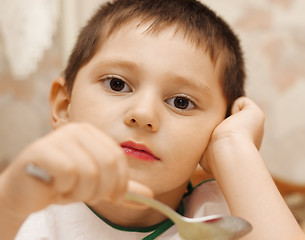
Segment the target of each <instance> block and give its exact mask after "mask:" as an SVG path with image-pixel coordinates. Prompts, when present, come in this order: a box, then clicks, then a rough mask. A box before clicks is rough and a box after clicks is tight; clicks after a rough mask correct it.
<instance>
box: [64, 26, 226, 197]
mask: <svg viewBox="0 0 305 240" xmlns="http://www.w3.org/2000/svg"><path fill="white" fill-rule="evenodd" d="M145 30H146V28H145V27H144V26H142V27H138V28H136V27H134V25H131V24H130V25H128V26H125V27H123V28H122V29H120V30H119V31H118V32H116V33H114V34H113V35H111V36H110V37H109V38H108V39H107V40H106V41H105V42H104V43H103V44H102V46H101V47H100V49H99V50H98V51H97V53H96V54H95V55H94V57H93V58H92V59H91V60H90V61H89V63H88V64H86V65H85V66H83V67H82V68H81V69H80V70H79V72H78V74H77V77H76V79H75V84H74V87H73V91H72V96H71V102H70V106H69V108H68V116H69V121H85V122H90V123H92V124H93V125H95V126H96V127H98V128H99V129H101V130H102V131H103V132H105V133H106V134H109V135H110V136H112V137H113V139H114V140H115V141H116V142H117V143H118V144H119V145H121V146H122V147H123V149H124V150H125V151H126V152H127V155H128V159H129V167H130V177H131V178H132V179H134V180H137V181H139V182H141V183H144V184H146V185H147V186H149V187H151V188H152V189H153V191H154V192H155V194H161V193H165V192H169V191H171V190H174V189H176V188H179V187H180V186H182V185H185V183H186V182H187V181H188V179H189V178H190V176H191V175H192V173H193V171H194V169H195V168H196V166H197V164H198V162H199V161H200V159H201V157H202V155H203V153H204V151H205V148H206V146H207V144H208V142H209V138H210V135H211V133H212V131H213V129H214V128H215V127H216V126H217V125H218V124H219V123H220V122H221V121H222V120H223V118H224V116H225V113H226V107H227V106H226V101H225V98H224V97H223V94H222V90H221V86H220V83H219V80H218V78H219V66H218V65H216V66H214V65H213V64H212V62H211V61H210V58H209V56H208V54H207V53H204V51H202V49H198V48H195V47H194V46H192V45H191V44H190V43H189V42H188V41H187V40H185V39H184V38H183V37H182V36H181V35H180V34H176V35H175V36H174V30H173V29H171V28H169V29H166V30H165V31H162V32H161V33H159V34H158V35H157V36H156V35H153V34H148V33H143V32H144V31H145ZM144 146H145V147H144ZM141 150H145V151H146V152H145V151H144V152H143V151H141ZM148 150H149V151H150V154H149V153H147V152H148Z"/></svg>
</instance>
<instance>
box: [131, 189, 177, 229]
mask: <svg viewBox="0 0 305 240" xmlns="http://www.w3.org/2000/svg"><path fill="white" fill-rule="evenodd" d="M125 199H127V200H131V201H135V202H137V203H142V204H145V205H147V206H150V207H152V208H154V209H156V210H158V211H160V212H161V213H163V214H164V215H165V216H167V217H168V218H170V219H171V220H172V221H173V222H174V223H176V224H179V223H180V222H181V220H180V217H181V216H180V215H179V214H178V213H176V212H175V211H174V210H173V209H171V208H170V207H168V206H167V205H165V204H163V203H161V202H159V201H157V200H155V199H152V198H149V197H145V196H142V195H138V194H135V193H131V192H128V193H126V195H125Z"/></svg>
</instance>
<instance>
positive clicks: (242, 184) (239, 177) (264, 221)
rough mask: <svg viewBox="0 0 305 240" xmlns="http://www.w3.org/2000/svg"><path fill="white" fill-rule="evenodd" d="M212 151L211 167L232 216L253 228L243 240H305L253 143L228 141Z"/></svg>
mask: <svg viewBox="0 0 305 240" xmlns="http://www.w3.org/2000/svg"><path fill="white" fill-rule="evenodd" d="M220 146H221V147H220ZM212 148H213V149H212V150H211V149H210V151H209V152H210V153H209V154H210V155H209V158H210V162H209V164H210V167H211V169H212V172H213V174H214V175H215V178H216V179H217V181H218V183H219V185H220V187H221V188H222V190H223V193H224V195H225V198H226V200H227V202H228V204H229V207H230V210H231V213H232V215H236V216H240V217H242V218H245V219H247V220H248V221H249V222H250V223H251V224H252V226H253V231H252V232H251V234H249V235H248V236H246V237H245V238H243V239H253V240H254V239H255V240H257V239H260V240H264V239H266V240H270V239H278V240H279V239H285V240H286V239H295V240H297V239H305V238H304V235H303V232H302V231H301V229H300V227H299V225H298V223H297V222H296V220H295V218H294V217H293V215H292V214H291V212H290V210H289V208H288V207H287V205H286V203H285V202H284V200H283V198H282V197H281V195H280V193H279V192H278V190H277V188H276V186H275V184H274V182H273V180H272V177H271V176H270V174H269V172H268V170H267V168H266V166H265V163H264V162H263V160H262V158H261V156H260V154H259V152H258V151H257V149H256V147H255V145H254V144H253V143H252V142H250V141H246V140H244V139H241V138H239V137H236V138H227V139H221V140H219V142H216V143H214V144H213V146H212ZM217 149H221V150H217Z"/></svg>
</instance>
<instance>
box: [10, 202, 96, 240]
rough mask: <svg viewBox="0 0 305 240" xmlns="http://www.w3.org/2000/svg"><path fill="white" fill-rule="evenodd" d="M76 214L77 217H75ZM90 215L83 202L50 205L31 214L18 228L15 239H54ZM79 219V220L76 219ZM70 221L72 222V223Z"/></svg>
mask: <svg viewBox="0 0 305 240" xmlns="http://www.w3.org/2000/svg"><path fill="white" fill-rule="evenodd" d="M76 216H78V217H76ZM89 217H90V211H89V210H87V208H86V206H85V205H84V204H83V203H75V204H68V205H50V206H49V207H47V208H46V209H44V210H41V211H39V212H35V213H33V214H31V215H30V216H29V217H28V218H27V219H26V221H25V222H24V223H23V225H22V226H21V228H20V229H19V231H18V233H17V235H16V238H15V240H25V239H42V238H43V239H56V238H57V237H58V236H59V235H58V234H63V233H64V232H66V231H62V228H63V229H65V230H68V229H69V228H70V227H72V226H73V225H74V228H75V225H81V224H80V223H79V224H78V223H77V222H78V221H83V220H84V218H85V219H88V218H89ZM77 219H79V220H77ZM70 223H73V224H72V225H71V224H70Z"/></svg>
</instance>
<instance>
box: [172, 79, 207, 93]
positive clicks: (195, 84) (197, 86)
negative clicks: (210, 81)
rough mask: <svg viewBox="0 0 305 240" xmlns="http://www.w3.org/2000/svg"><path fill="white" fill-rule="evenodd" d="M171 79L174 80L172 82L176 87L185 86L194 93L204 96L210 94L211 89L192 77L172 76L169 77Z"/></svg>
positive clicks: (201, 80)
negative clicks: (201, 93)
mask: <svg viewBox="0 0 305 240" xmlns="http://www.w3.org/2000/svg"><path fill="white" fill-rule="evenodd" d="M170 78H171V79H174V82H175V84H176V85H178V86H187V87H189V88H191V89H193V90H195V91H198V90H199V91H200V92H204V93H206V94H210V93H211V89H210V88H209V86H208V85H207V84H205V83H203V79H198V77H197V78H194V77H191V76H190V77H188V76H182V75H178V74H173V75H171V76H170Z"/></svg>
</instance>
